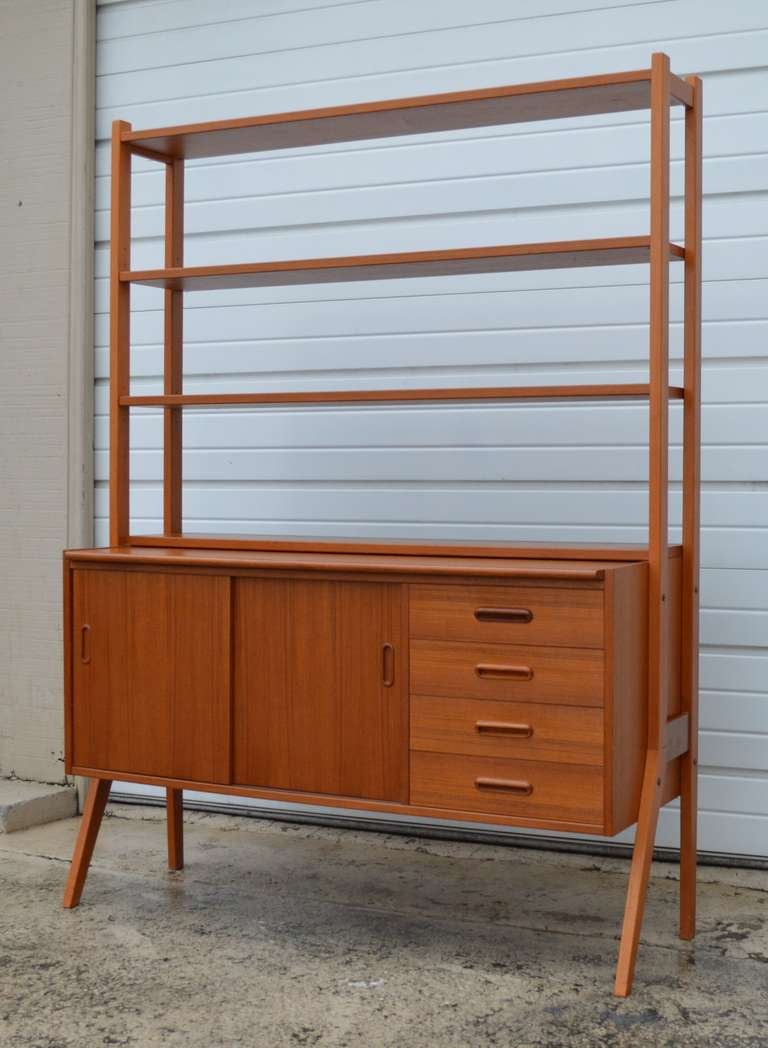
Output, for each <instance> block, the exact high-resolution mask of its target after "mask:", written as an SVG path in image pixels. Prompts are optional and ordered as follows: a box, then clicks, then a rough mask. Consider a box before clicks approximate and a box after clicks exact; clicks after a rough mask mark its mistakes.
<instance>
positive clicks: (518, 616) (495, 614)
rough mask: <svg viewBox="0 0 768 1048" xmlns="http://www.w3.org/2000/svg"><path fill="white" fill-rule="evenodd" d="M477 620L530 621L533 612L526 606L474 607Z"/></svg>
mask: <svg viewBox="0 0 768 1048" xmlns="http://www.w3.org/2000/svg"><path fill="white" fill-rule="evenodd" d="M475 618H476V619H477V621H478V622H531V621H532V619H533V612H532V611H530V610H529V609H528V608H476V609H475Z"/></svg>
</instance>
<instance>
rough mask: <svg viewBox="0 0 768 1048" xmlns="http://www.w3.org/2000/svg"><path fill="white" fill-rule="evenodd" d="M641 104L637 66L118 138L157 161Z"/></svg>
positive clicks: (644, 93)
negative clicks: (534, 81) (627, 70)
mask: <svg viewBox="0 0 768 1048" xmlns="http://www.w3.org/2000/svg"><path fill="white" fill-rule="evenodd" d="M671 89H672V91H671V99H670V101H671V103H672V104H673V105H674V104H682V105H690V104H691V101H692V96H693V92H692V90H691V87H690V85H689V84H687V83H686V82H685V81H683V80H681V79H679V78H678V77H673V78H672V83H671ZM649 104H650V70H648V69H638V70H632V71H630V72H620V73H606V74H600V75H597V76H583V77H569V78H567V79H561V80H548V81H544V82H541V83H532V84H512V85H505V86H501V87H489V88H480V89H475V90H472V91H450V92H444V93H442V94H435V95H421V96H418V95H417V96H412V97H410V98H396V99H385V100H384V101H380V102H361V103H357V104H353V105H347V106H326V107H324V108H322V109H305V110H298V111H294V112H287V113H270V114H267V115H264V116H252V117H241V118H239V119H234V120H217V121H209V122H207V123H198V124H182V125H176V126H175V127H162V128H153V129H151V130H141V131H131V130H130V129H127V130H126V131H125V132H124V133H123V136H122V137H123V141H125V142H126V143H129V144H130V146H131V148H132V149H133V150H134V151H135V152H137V153H138V154H139V155H143V156H149V157H150V158H152V159H159V160H162V159H164V158H166V157H176V156H184V157H209V156H224V155H227V154H237V153H254V152H259V151H261V150H268V149H292V148H296V147H302V146H313V145H327V144H330V143H332V142H351V141H355V140H357V139H365V138H371V139H373V138H389V137H391V136H393V135H420V134H426V133H430V132H435V131H454V130H459V129H462V128H472V127H491V126H494V125H498V124H511V123H520V122H527V121H530V120H555V119H563V118H567V117H573V116H589V115H593V114H596V113H621V112H627V111H631V110H635V109H647V108H648V106H649Z"/></svg>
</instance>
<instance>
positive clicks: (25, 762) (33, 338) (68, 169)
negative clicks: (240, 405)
mask: <svg viewBox="0 0 768 1048" xmlns="http://www.w3.org/2000/svg"><path fill="white" fill-rule="evenodd" d="M89 7H90V5H89V4H87V3H78V2H77V0H35V2H34V3H19V2H18V0H0V99H2V104H0V141H2V147H1V152H0V201H2V219H1V220H0V221H1V226H0V242H2V251H0V775H6V776H7V775H11V774H15V775H18V776H19V777H20V778H27V779H40V780H43V781H49V782H58V781H61V780H62V779H63V778H64V774H63V764H62V756H63V754H62V749H63V724H62V721H63V712H62V673H61V661H62V660H61V567H60V564H61V550H62V548H63V547H64V546H65V545H68V544H80V543H82V542H87V541H89V540H90V530H91V529H90V523H89V519H90V496H89V495H88V489H89V488H90V484H89V483H84V481H85V482H87V481H88V480H89V473H90V466H89V462H90V456H89V455H88V453H87V449H88V446H89V441H87V440H86V439H85V437H84V433H85V432H86V430H87V429H88V428H89V426H90V403H91V398H90V395H88V396H84V393H83V390H84V388H85V381H86V380H87V379H88V374H87V371H88V368H89V363H88V362H89V360H90V347H89V342H90V325H87V324H85V323H84V317H85V316H86V314H85V312H84V310H83V306H84V304H85V302H86V299H85V298H83V297H82V296H84V295H87V290H86V286H87V283H88V282H89V281H88V279H87V278H88V276H89V271H90V256H89V254H88V253H87V252H83V250H82V248H83V244H84V236H85V235H86V234H87V232H88V226H89V219H88V217H87V211H86V210H85V208H84V206H83V204H84V202H85V198H86V197H87V194H88V193H89V183H90V167H91V165H90V160H89V158H90V156H91V152H92V149H91V145H90V143H89V142H88V139H87V137H84V135H83V132H84V130H87V125H88V115H87V114H88V111H89V108H90V107H86V108H82V109H81V108H79V107H82V105H83V101H84V98H85V97H86V96H84V94H83V90H84V88H85V89H86V91H87V85H88V83H89V82H90V81H91V80H92V74H93V67H92V61H91V59H90V51H91V48H90V43H89V41H90V29H91V28H92V26H91V23H92V21H93V15H92V14H91V13H90V12H89V10H88V8H89ZM73 107H74V109H73ZM73 112H75V117H74V119H73ZM84 125H85V126H84ZM73 160H74V163H73ZM83 176H85V178H86V179H87V182H86V181H84V180H83ZM73 178H74V181H73ZM73 185H74V187H75V195H76V197H77V199H76V200H75V201H73V194H72V187H73ZM73 229H74V235H73ZM73 304H74V311H73V309H72V307H73Z"/></svg>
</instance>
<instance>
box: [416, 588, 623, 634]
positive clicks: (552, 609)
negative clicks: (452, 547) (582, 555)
mask: <svg viewBox="0 0 768 1048" xmlns="http://www.w3.org/2000/svg"><path fill="white" fill-rule="evenodd" d="M410 620H411V623H410V632H411V637H420V638H423V639H426V640H429V639H432V640H466V641H480V642H481V643H482V642H487V643H498V644H546V645H548V646H555V647H559V646H560V645H564V646H566V647H573V648H602V647H603V591H602V590H600V589H567V588H561V589H556V588H551V589H550V588H544V587H535V586H449V585H444V586H411V587H410Z"/></svg>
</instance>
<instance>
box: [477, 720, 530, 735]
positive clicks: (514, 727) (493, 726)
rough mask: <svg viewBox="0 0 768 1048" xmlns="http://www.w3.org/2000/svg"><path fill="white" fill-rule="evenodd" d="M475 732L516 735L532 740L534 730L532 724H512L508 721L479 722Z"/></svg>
mask: <svg viewBox="0 0 768 1048" xmlns="http://www.w3.org/2000/svg"><path fill="white" fill-rule="evenodd" d="M475 730H476V731H479V732H483V733H493V734H496V733H498V734H500V735H516V736H518V737H519V738H521V739H530V738H531V736H532V735H533V728H532V727H531V726H530V724H510V723H508V722H507V721H477V722H476V724H475Z"/></svg>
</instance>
